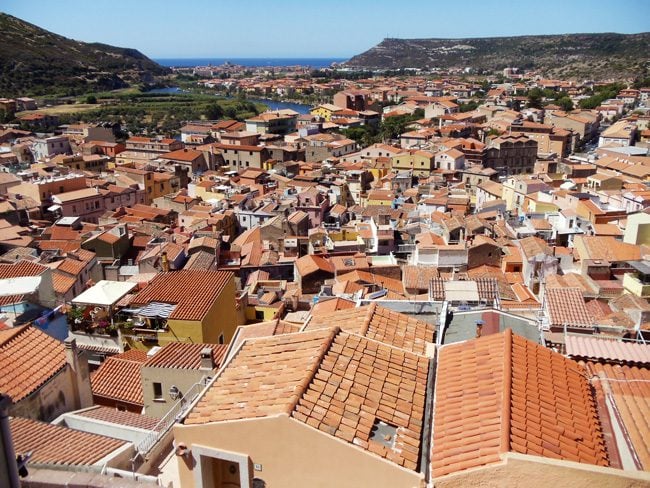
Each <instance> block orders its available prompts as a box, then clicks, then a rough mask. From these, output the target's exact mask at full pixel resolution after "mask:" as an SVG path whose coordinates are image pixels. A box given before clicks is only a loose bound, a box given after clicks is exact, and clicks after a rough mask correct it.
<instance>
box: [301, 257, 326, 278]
mask: <svg viewBox="0 0 650 488" xmlns="http://www.w3.org/2000/svg"><path fill="white" fill-rule="evenodd" d="M295 266H296V268H297V269H298V273H300V276H303V277H304V276H307V275H308V274H311V273H315V272H316V271H323V272H325V273H332V274H334V266H333V265H332V263H331V262H330V261H329V260H327V259H325V258H324V257H322V256H315V255H313V254H308V255H306V256H302V257H301V258H298V259H297V260H296V262H295Z"/></svg>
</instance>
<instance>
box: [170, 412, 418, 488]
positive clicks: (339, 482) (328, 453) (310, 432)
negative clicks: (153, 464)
mask: <svg viewBox="0 0 650 488" xmlns="http://www.w3.org/2000/svg"><path fill="white" fill-rule="evenodd" d="M251 439H255V441H254V442H251ZM174 442H175V445H176V446H179V445H180V444H181V443H182V444H185V445H186V446H187V448H188V449H189V454H187V455H186V456H178V457H177V460H178V470H179V477H180V481H181V487H182V488H190V487H195V488H198V487H205V488H208V487H215V488H216V487H221V486H229V487H240V486H241V487H248V486H254V485H253V479H255V480H257V481H256V483H258V484H259V486H267V487H269V488H270V487H293V486H295V487H303V486H304V487H310V488H318V487H323V488H325V487H328V488H329V487H337V488H347V487H349V488H361V487H380V486H386V487H391V488H399V487H408V488H415V487H424V486H425V483H424V475H423V474H421V473H417V472H415V471H411V470H408V469H405V468H403V467H401V466H398V465H397V464H394V463H392V462H391V461H387V460H385V459H382V458H380V457H379V456H376V455H374V454H372V453H370V452H368V451H365V450H364V449H362V448H360V447H357V446H355V445H352V444H349V443H346V442H344V441H342V440H340V439H337V438H335V437H333V436H329V435H327V434H324V433H323V432H321V431H319V430H317V429H315V428H313V427H311V426H309V425H306V424H304V423H302V422H300V421H297V420H294V419H293V418H290V417H289V416H287V415H279V416H275V417H265V418H260V419H255V420H238V421H230V422H219V423H212V424H202V425H181V424H177V425H176V426H175V427H174ZM220 459H221V461H219V460H220ZM224 468H225V470H227V472H228V473H229V472H230V471H234V472H235V474H239V477H237V476H235V479H230V480H228V481H230V482H231V484H227V483H225V482H224V480H223V477H222V476H221V473H223V472H224ZM237 478H239V479H237ZM262 481H263V482H264V483H265V484H264V485H262V484H261V482H262ZM247 483H248V484H247ZM255 486H258V485H255Z"/></svg>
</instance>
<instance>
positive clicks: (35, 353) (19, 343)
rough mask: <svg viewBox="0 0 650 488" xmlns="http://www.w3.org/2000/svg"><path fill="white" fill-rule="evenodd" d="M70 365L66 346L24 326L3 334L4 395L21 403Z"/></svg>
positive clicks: (1, 367)
mask: <svg viewBox="0 0 650 488" xmlns="http://www.w3.org/2000/svg"><path fill="white" fill-rule="evenodd" d="M65 365H66V356H65V351H64V347H63V344H62V343H61V342H59V341H57V340H56V339H54V338H52V337H50V336H49V335H47V334H46V333H45V332H42V331H41V330H39V329H37V328H36V327H32V326H30V325H24V326H22V327H14V328H10V329H7V330H1V331H0V371H1V372H2V373H1V374H0V391H1V392H2V393H5V394H7V395H9V396H10V397H11V398H12V400H13V401H14V402H19V401H20V400H22V399H23V398H25V397H26V396H27V395H29V394H30V393H32V392H34V391H36V390H37V389H38V388H39V387H40V386H41V385H43V384H44V383H45V382H46V381H48V380H49V379H50V378H52V377H53V376H54V375H56V374H57V373H58V372H59V371H61V370H62V369H63V368H64V367H65Z"/></svg>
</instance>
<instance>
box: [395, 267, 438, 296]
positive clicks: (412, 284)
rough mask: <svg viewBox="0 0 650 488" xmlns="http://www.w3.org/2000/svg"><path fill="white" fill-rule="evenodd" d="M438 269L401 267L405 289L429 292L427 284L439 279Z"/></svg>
mask: <svg viewBox="0 0 650 488" xmlns="http://www.w3.org/2000/svg"><path fill="white" fill-rule="evenodd" d="M439 277H440V273H438V268H437V267H435V266H413V265H406V266H403V267H402V281H403V282H404V287H405V288H407V289H414V290H416V291H427V292H428V291H429V282H430V281H431V280H432V279H434V278H439Z"/></svg>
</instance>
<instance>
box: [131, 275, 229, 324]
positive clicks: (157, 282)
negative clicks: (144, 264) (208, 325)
mask: <svg viewBox="0 0 650 488" xmlns="http://www.w3.org/2000/svg"><path fill="white" fill-rule="evenodd" d="M232 279H233V275H232V273H229V272H227V271H205V270H195V269H192V270H181V271H172V272H169V273H161V274H159V275H157V276H156V277H155V278H154V279H153V281H152V282H151V283H150V284H149V285H148V286H147V287H146V288H145V289H144V290H142V291H141V292H140V293H138V294H137V295H136V297H135V298H134V299H133V302H132V304H134V305H146V304H148V303H150V302H163V303H172V304H177V306H176V308H175V309H174V311H173V312H172V313H171V315H170V316H169V318H170V319H172V320H174V319H177V320H202V319H203V317H205V315H206V314H207V313H208V311H209V310H210V308H211V307H212V305H213V304H214V302H215V301H216V300H217V298H218V297H219V295H221V293H222V292H223V290H224V289H225V288H226V286H227V285H228V283H230V282H231V281H232ZM233 306H234V303H233Z"/></svg>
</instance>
